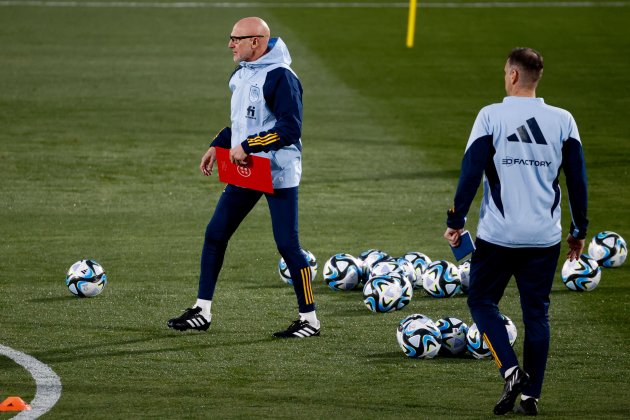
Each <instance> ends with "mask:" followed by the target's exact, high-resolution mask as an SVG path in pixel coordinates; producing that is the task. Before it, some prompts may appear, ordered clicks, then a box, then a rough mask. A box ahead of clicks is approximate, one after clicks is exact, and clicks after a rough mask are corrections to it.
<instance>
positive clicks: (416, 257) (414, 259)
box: [402, 251, 431, 289]
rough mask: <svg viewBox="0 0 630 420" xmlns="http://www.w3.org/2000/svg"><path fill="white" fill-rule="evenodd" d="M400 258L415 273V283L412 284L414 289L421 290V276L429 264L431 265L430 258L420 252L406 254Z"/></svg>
mask: <svg viewBox="0 0 630 420" xmlns="http://www.w3.org/2000/svg"><path fill="white" fill-rule="evenodd" d="M402 258H404V259H406V260H407V261H409V262H410V263H411V265H413V268H414V270H415V271H416V281H415V282H414V283H413V288H414V289H422V275H423V274H424V270H425V269H426V268H427V266H428V265H429V264H431V258H429V257H428V256H426V255H425V254H423V253H422V252H415V251H413V252H407V253H406V254H405V255H403V256H402Z"/></svg>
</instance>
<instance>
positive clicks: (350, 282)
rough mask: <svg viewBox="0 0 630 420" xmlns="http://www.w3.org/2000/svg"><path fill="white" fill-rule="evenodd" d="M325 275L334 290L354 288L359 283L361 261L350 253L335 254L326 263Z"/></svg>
mask: <svg viewBox="0 0 630 420" xmlns="http://www.w3.org/2000/svg"><path fill="white" fill-rule="evenodd" d="M323 276H324V281H325V282H326V284H327V285H328V287H330V288H331V289H332V290H335V291H339V290H352V289H354V288H355V287H357V285H358V284H359V279H360V277H361V263H360V262H359V261H358V260H357V259H356V258H355V257H353V256H352V255H350V254H345V253H339V254H336V255H333V256H332V257H330V258H329V259H328V261H326V264H324V272H323Z"/></svg>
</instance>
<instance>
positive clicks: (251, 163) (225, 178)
mask: <svg viewBox="0 0 630 420" xmlns="http://www.w3.org/2000/svg"><path fill="white" fill-rule="evenodd" d="M216 151H217V167H218V170H219V181H221V182H225V183H227V184H231V185H236V186H237V187H243V188H249V189H251V190H256V191H262V192H265V193H270V194H273V183H272V180H271V162H270V161H269V159H267V158H264V157H260V156H254V155H249V156H248V157H247V164H246V165H245V166H239V165H236V164H234V163H232V162H230V150H229V149H224V148H222V147H217V148H216Z"/></svg>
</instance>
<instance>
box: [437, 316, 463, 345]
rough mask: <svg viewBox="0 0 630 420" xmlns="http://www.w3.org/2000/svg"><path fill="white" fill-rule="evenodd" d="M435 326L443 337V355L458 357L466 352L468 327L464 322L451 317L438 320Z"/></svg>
mask: <svg viewBox="0 0 630 420" xmlns="http://www.w3.org/2000/svg"><path fill="white" fill-rule="evenodd" d="M435 326H436V327H437V328H438V330H440V333H441V335H442V347H441V348H440V352H441V353H445V354H452V355H456V354H460V353H462V352H464V351H465V350H466V333H467V332H468V325H466V323H465V322H464V321H462V320H461V319H459V318H455V317H452V316H450V317H445V318H442V319H438V320H437V321H436V323H435Z"/></svg>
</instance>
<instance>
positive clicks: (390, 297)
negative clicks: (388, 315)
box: [363, 273, 413, 312]
mask: <svg viewBox="0 0 630 420" xmlns="http://www.w3.org/2000/svg"><path fill="white" fill-rule="evenodd" d="M412 296H413V288H412V286H411V283H410V282H409V280H407V279H404V278H403V277H402V276H400V275H398V274H396V273H394V274H393V275H386V276H376V277H371V278H370V279H369V280H368V281H366V282H365V285H364V286H363V298H364V299H363V303H365V306H367V307H368V309H369V310H370V311H372V312H392V311H397V310H399V309H402V308H404V307H405V306H406V305H407V304H408V303H409V301H411V297H412Z"/></svg>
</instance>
